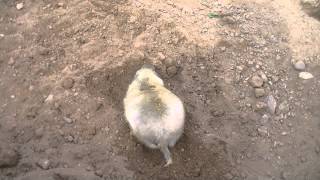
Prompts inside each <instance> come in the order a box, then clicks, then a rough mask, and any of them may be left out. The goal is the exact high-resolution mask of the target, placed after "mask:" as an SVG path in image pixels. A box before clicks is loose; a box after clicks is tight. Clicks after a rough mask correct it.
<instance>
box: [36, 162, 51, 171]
mask: <svg viewBox="0 0 320 180" xmlns="http://www.w3.org/2000/svg"><path fill="white" fill-rule="evenodd" d="M37 165H38V166H39V167H40V168H41V169H44V170H48V169H49V168H50V165H51V161H50V160H49V159H40V160H39V161H38V162H37Z"/></svg>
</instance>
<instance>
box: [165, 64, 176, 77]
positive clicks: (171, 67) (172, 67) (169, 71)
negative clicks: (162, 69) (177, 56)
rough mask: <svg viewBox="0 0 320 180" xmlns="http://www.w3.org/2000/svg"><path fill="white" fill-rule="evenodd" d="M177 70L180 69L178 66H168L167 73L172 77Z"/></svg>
mask: <svg viewBox="0 0 320 180" xmlns="http://www.w3.org/2000/svg"><path fill="white" fill-rule="evenodd" d="M177 72H178V69H177V67H176V66H170V67H168V68H167V74H168V76H170V77H171V76H174V75H176V74H177Z"/></svg>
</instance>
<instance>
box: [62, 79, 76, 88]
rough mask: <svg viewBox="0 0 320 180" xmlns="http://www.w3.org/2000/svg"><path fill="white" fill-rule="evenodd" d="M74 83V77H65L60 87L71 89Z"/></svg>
mask: <svg viewBox="0 0 320 180" xmlns="http://www.w3.org/2000/svg"><path fill="white" fill-rule="evenodd" d="M73 85H74V79H72V78H70V77H67V78H65V79H64V80H63V81H62V87H64V88H65V89H71V88H72V87H73Z"/></svg>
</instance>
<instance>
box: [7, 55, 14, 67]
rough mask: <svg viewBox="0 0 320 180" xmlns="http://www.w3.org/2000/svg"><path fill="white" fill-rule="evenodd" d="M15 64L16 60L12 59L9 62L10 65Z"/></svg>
mask: <svg viewBox="0 0 320 180" xmlns="http://www.w3.org/2000/svg"><path fill="white" fill-rule="evenodd" d="M13 64H14V59H13V58H12V57H11V58H10V59H9V61H8V65H9V66H12V65H13Z"/></svg>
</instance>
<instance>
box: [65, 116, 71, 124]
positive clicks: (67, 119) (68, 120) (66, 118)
mask: <svg viewBox="0 0 320 180" xmlns="http://www.w3.org/2000/svg"><path fill="white" fill-rule="evenodd" d="M63 120H64V121H65V122H66V123H68V124H71V123H73V120H72V119H71V118H68V117H63Z"/></svg>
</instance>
